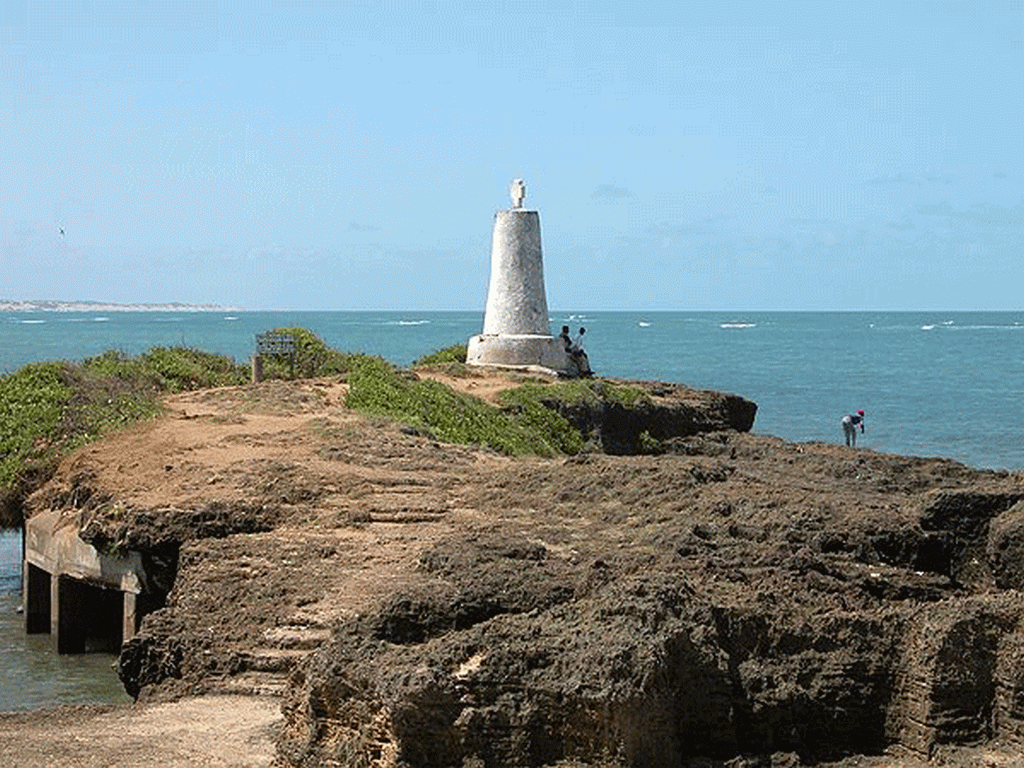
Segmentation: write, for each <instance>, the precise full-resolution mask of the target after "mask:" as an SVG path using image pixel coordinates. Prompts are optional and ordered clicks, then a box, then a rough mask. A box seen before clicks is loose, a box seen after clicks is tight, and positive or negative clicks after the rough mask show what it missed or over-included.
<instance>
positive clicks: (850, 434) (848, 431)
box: [843, 410, 864, 448]
mask: <svg viewBox="0 0 1024 768" xmlns="http://www.w3.org/2000/svg"><path fill="white" fill-rule="evenodd" d="M858 424H859V425H860V431H861V434H864V411H862V410H858V411H857V413H851V414H847V415H846V416H843V434H844V435H846V444H847V445H848V446H850V447H851V448H856V447H857V425H858Z"/></svg>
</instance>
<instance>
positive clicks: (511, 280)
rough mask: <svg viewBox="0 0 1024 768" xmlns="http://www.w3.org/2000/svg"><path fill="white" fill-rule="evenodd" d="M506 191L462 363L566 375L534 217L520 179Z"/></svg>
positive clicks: (537, 220)
mask: <svg viewBox="0 0 1024 768" xmlns="http://www.w3.org/2000/svg"><path fill="white" fill-rule="evenodd" d="M509 193H510V194H511V196H512V205H513V208H512V210H508V211H498V212H497V213H496V214H495V215H494V234H493V236H492V237H491V281H490V284H489V286H488V290H487V310H486V311H485V313H484V329H483V333H482V334H480V335H479V336H474V337H473V338H471V339H470V340H469V349H468V351H467V355H466V362H467V363H468V364H469V365H495V366H501V367H506V368H530V367H537V368H543V369H546V370H547V371H548V372H551V373H568V372H569V370H570V363H569V356H568V354H567V353H566V349H565V343H564V342H563V341H562V340H561V339H556V338H554V337H553V336H552V335H551V327H550V325H549V323H548V301H547V296H546V295H545V292H544V259H543V256H542V254H541V245H540V215H539V214H538V213H537V211H526V210H523V207H522V206H523V198H524V197H525V195H526V186H525V185H524V184H523V181H522V179H516V180H515V181H513V182H512V185H511V186H510V187H509Z"/></svg>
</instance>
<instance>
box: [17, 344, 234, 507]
mask: <svg viewBox="0 0 1024 768" xmlns="http://www.w3.org/2000/svg"><path fill="white" fill-rule="evenodd" d="M246 374H247V372H246V369H245V368H244V367H243V366H238V365H235V364H234V362H233V361H232V360H231V359H230V358H228V357H225V356H224V355H214V354H210V353H207V352H200V351H198V350H194V349H187V348H184V347H154V348H153V349H151V350H149V351H148V352H145V353H143V354H141V355H139V356H137V357H131V356H128V355H126V354H124V353H122V352H118V351H113V350H112V351H109V352H106V353H104V354H102V355H98V356H96V357H90V358H87V359H85V360H83V361H81V362H80V363H69V362H48V363H32V364H30V365H26V366H25V367H24V368H21V369H20V370H18V371H16V372H15V373H12V374H9V375H6V376H3V377H0V527H8V526H12V525H17V524H18V523H20V520H21V511H20V503H21V500H22V499H23V498H24V496H25V495H26V494H27V493H29V492H31V491H32V490H33V489H34V488H35V487H37V486H38V485H39V484H40V483H41V482H44V481H45V480H46V479H47V478H48V477H49V476H50V474H51V473H52V471H53V468H54V467H55V465H56V462H57V461H58V460H59V459H60V457H61V456H62V455H63V454H64V453H66V452H67V451H69V450H71V449H72V448H75V447H77V446H79V445H82V444H84V443H87V442H89V441H90V440H94V439H95V438H97V437H99V436H100V435H102V434H103V433H105V432H107V431H109V430H110V429H114V428H117V427H121V426H124V425H126V424H130V423H131V422H134V421H137V420H139V419H143V418H148V417H152V416H154V415H156V414H158V413H159V412H160V410H161V407H160V403H159V397H160V395H162V394H164V393H169V392H180V391H183V390H188V389H201V388H205V387H216V386H224V385H228V384H240V383H242V382H244V381H245V380H246Z"/></svg>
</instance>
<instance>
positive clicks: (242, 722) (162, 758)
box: [0, 696, 281, 768]
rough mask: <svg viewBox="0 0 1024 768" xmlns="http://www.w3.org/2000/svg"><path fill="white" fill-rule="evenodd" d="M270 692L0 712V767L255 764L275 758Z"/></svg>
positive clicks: (277, 713) (276, 706) (275, 709)
mask: <svg viewBox="0 0 1024 768" xmlns="http://www.w3.org/2000/svg"><path fill="white" fill-rule="evenodd" d="M280 721H281V710H280V702H279V701H278V700H277V699H276V698H273V697H263V698H259V697H254V696H202V697H199V698H194V699H186V700H183V701H178V702H172V703H167V704H153V705H149V706H134V707H119V708H114V709H107V708H90V707H82V708H63V709H55V710H47V711H42V712H29V713H19V714H0V765H4V766H12V767H13V766H18V768H60V767H63V766H75V768H115V767H117V768H135V767H137V766H147V765H152V766H156V765H159V766H161V767H162V768H196V766H222V767H223V768H243V766H244V767H245V768H257V766H271V765H273V762H274V741H273V736H274V733H275V731H276V729H277V728H278V727H279V725H280Z"/></svg>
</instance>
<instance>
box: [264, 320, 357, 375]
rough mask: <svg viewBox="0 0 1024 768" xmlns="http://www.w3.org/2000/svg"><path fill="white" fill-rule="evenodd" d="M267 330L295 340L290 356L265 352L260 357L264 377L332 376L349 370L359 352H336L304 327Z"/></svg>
mask: <svg viewBox="0 0 1024 768" xmlns="http://www.w3.org/2000/svg"><path fill="white" fill-rule="evenodd" d="M271 333H277V334H287V335H290V336H292V338H294V340H295V352H294V354H292V355H291V357H290V358H289V357H284V356H279V355H268V356H266V357H264V360H263V375H264V378H267V379H294V378H296V377H301V378H306V379H311V378H314V377H317V376H335V375H338V374H345V373H348V372H349V370H351V368H352V366H353V365H354V363H355V361H356V360H358V359H359V358H361V357H364V356H363V355H354V354H349V353H347V352H340V351H338V350H337V349H333V348H331V347H329V346H327V345H326V344H325V343H324V342H323V341H322V340H321V339H320V338H319V337H318V336H317V335H316V334H315V333H313V332H312V331H309V330H307V329H305V328H297V327H293V328H274V329H273V330H272V331H271Z"/></svg>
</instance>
